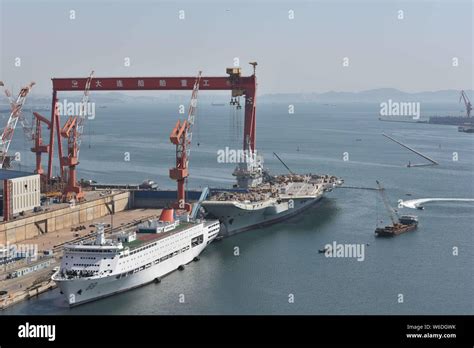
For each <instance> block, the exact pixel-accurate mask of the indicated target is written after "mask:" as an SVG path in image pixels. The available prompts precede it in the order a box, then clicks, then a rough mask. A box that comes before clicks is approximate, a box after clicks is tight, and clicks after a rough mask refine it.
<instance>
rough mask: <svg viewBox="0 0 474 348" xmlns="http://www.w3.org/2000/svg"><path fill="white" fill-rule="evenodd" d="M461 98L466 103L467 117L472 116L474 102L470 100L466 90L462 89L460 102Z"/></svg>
mask: <svg viewBox="0 0 474 348" xmlns="http://www.w3.org/2000/svg"><path fill="white" fill-rule="evenodd" d="M461 100H463V101H464V105H465V106H466V115H467V117H471V111H472V104H471V101H470V100H469V98H468V96H467V94H466V92H464V90H462V91H461V96H460V97H459V102H461Z"/></svg>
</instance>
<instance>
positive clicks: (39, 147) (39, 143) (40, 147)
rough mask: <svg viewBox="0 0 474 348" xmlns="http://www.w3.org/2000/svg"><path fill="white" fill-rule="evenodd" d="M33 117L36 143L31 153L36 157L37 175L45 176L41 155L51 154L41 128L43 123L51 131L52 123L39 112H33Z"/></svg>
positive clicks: (34, 140) (33, 138)
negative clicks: (44, 141)
mask: <svg viewBox="0 0 474 348" xmlns="http://www.w3.org/2000/svg"><path fill="white" fill-rule="evenodd" d="M33 116H34V117H35V120H34V122H35V125H34V133H33V137H32V140H33V142H34V143H33V147H32V148H31V151H32V152H34V153H35V155H36V168H35V173H36V174H44V170H43V168H42V167H41V155H42V154H43V153H49V144H44V143H43V138H42V131H41V126H42V123H44V124H45V125H46V126H47V128H48V129H51V122H50V121H49V120H48V119H46V118H45V117H43V116H41V115H40V114H39V113H37V112H33Z"/></svg>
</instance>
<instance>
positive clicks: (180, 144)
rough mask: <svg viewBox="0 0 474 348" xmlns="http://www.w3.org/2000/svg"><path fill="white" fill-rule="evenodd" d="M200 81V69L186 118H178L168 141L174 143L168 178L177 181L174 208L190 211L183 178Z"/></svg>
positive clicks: (186, 172) (186, 165)
mask: <svg viewBox="0 0 474 348" xmlns="http://www.w3.org/2000/svg"><path fill="white" fill-rule="evenodd" d="M200 82H201V71H199V73H198V76H197V78H196V81H195V82H194V87H193V93H192V95H191V103H190V105H189V109H188V119H187V120H185V121H182V122H181V121H180V120H178V121H177V122H176V125H175V127H174V128H173V130H172V131H171V134H170V141H171V142H172V143H173V144H175V145H176V167H175V168H171V169H170V178H171V179H173V180H176V181H177V183H178V201H177V203H176V204H175V205H174V208H177V209H182V210H186V211H187V212H191V204H189V203H187V202H186V200H185V180H186V178H187V177H188V176H189V170H188V165H189V155H190V151H191V141H192V138H193V126H194V117H195V114H196V106H197V97H198V92H199V84H200Z"/></svg>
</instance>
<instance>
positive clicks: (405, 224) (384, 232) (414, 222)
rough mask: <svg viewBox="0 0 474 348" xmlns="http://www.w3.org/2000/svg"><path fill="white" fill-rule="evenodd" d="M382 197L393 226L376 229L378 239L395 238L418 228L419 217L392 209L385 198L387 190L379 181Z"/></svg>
mask: <svg viewBox="0 0 474 348" xmlns="http://www.w3.org/2000/svg"><path fill="white" fill-rule="evenodd" d="M377 185H378V187H379V192H380V195H381V196H382V200H383V203H384V205H385V208H386V209H387V211H388V213H389V215H390V219H391V220H392V224H391V225H388V226H385V227H377V228H376V229H375V235H376V236H377V237H393V236H397V235H399V234H402V233H405V232H409V231H413V230H415V229H416V228H417V227H418V217H417V216H415V215H401V216H399V215H398V213H397V212H396V211H395V210H394V209H393V208H392V206H391V205H390V203H389V202H388V200H387V197H386V196H385V189H384V188H383V187H382V185H381V184H380V182H378V181H377Z"/></svg>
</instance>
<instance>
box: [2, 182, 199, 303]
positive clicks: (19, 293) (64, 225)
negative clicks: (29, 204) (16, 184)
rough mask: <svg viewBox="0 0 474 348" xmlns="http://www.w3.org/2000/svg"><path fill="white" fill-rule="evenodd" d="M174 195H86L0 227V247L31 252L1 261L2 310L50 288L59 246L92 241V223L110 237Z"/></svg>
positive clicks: (106, 192)
mask: <svg viewBox="0 0 474 348" xmlns="http://www.w3.org/2000/svg"><path fill="white" fill-rule="evenodd" d="M200 196H201V191H189V192H188V197H189V199H190V201H191V202H192V201H196V200H197V199H198V198H199V197H200ZM175 197H176V191H167V190H143V191H135V190H132V191H124V190H104V191H100V190H99V191H90V192H86V201H84V202H81V203H77V204H75V205H74V206H71V205H70V204H65V203H57V204H54V206H50V208H49V209H48V211H45V210H43V211H41V212H37V213H33V212H29V213H27V214H24V216H21V217H17V218H16V219H14V220H12V221H8V222H3V223H0V245H3V246H4V247H5V246H16V247H17V248H19V249H22V250H26V249H30V250H33V251H34V255H29V256H27V257H21V258H16V259H14V260H13V259H12V260H6V259H5V258H3V259H2V264H0V309H5V308H7V307H9V306H11V305H14V304H16V303H19V302H21V301H23V300H27V299H29V298H31V297H35V296H38V295H39V294H41V293H43V292H46V291H50V290H52V289H54V288H55V287H56V284H55V283H54V282H53V281H52V280H51V275H52V274H53V272H54V270H55V267H58V266H59V264H60V259H61V257H62V252H63V246H64V245H65V244H68V243H77V242H79V241H83V240H86V239H88V238H91V237H92V236H93V235H94V233H95V232H94V231H95V229H94V228H93V227H90V225H92V224H95V223H98V222H103V223H106V224H109V225H110V227H108V228H107V229H106V234H110V233H112V232H116V231H119V230H121V229H123V228H127V227H130V226H133V225H136V224H139V223H141V222H144V221H146V220H149V219H151V218H156V217H158V216H159V215H160V213H161V210H162V208H163V207H166V206H168V205H170V204H171V202H173V201H174V200H175ZM33 256H34V257H33Z"/></svg>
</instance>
